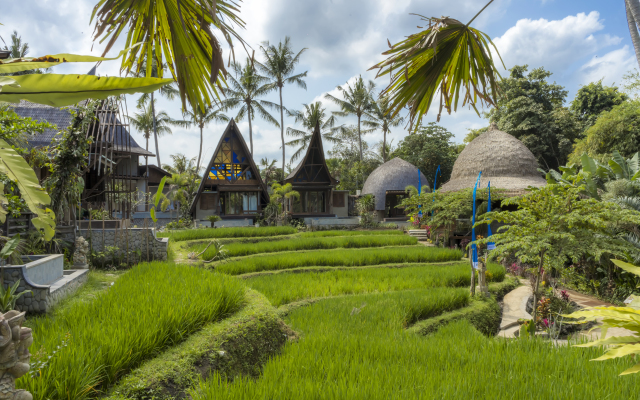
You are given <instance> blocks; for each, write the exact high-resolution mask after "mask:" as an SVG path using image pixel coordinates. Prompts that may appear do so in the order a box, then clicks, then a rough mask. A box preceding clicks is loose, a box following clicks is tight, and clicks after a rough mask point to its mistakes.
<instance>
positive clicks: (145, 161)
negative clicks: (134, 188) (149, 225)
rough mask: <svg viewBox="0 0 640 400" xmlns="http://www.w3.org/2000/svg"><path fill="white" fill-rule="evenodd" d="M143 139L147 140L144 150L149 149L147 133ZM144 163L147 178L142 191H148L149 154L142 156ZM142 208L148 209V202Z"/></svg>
mask: <svg viewBox="0 0 640 400" xmlns="http://www.w3.org/2000/svg"><path fill="white" fill-rule="evenodd" d="M145 140H146V141H147V144H146V147H145V150H147V151H149V135H146V137H145ZM144 164H145V168H146V170H147V172H146V174H147V180H146V181H145V183H144V191H145V193H149V156H148V155H145V156H144ZM144 199H145V203H146V202H147V196H146V195H145V198H144ZM144 209H145V211H149V204H148V203H147V204H145V205H144Z"/></svg>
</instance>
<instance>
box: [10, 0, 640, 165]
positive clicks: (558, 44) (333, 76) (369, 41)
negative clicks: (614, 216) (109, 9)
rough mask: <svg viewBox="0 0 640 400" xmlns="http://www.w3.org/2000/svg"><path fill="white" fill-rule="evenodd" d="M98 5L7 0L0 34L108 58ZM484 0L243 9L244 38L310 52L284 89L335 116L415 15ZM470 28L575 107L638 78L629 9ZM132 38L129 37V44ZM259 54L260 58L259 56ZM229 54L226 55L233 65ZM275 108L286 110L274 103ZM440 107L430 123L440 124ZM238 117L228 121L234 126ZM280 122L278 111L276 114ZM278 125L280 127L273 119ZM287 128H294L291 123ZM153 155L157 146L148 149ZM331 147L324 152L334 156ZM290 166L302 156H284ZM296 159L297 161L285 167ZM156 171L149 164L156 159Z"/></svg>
mask: <svg viewBox="0 0 640 400" xmlns="http://www.w3.org/2000/svg"><path fill="white" fill-rule="evenodd" d="M96 2H97V1H96V0H93V1H92V0H20V1H17V0H0V3H2V5H1V9H2V12H1V13H0V23H2V24H3V25H0V36H2V37H3V38H4V40H5V41H7V39H8V38H9V36H10V34H11V32H12V31H14V30H17V31H18V33H19V35H20V36H21V37H22V39H23V40H24V41H26V42H28V43H29V48H30V51H29V56H34V57H35V56H42V55H46V54H56V53H75V54H94V55H100V54H101V52H102V49H103V48H104V46H103V45H102V44H100V43H99V42H96V43H94V42H93V38H92V33H93V27H92V25H91V23H90V17H91V12H92V9H93V6H94V5H95V3H96ZM485 4H486V1H485V0H393V1H390V0H315V1H309V0H306V1H305V0H268V1H266V0H243V1H241V2H240V6H241V13H240V16H241V17H242V19H243V20H244V21H245V23H246V29H244V30H240V34H241V36H242V37H243V38H244V39H245V40H246V41H247V43H248V44H249V45H250V46H251V48H252V49H254V50H255V54H256V57H257V59H258V60H260V45H261V43H263V42H264V41H267V40H268V41H269V42H270V43H276V44H277V43H278V42H279V41H281V40H283V39H284V38H285V37H286V36H290V37H291V41H292V44H293V49H294V51H296V52H297V51H300V50H302V49H303V48H306V49H307V50H306V51H305V52H304V53H303V54H302V56H301V61H300V64H299V66H298V68H297V71H296V72H305V71H308V76H307V78H306V84H307V89H306V90H304V89H300V88H298V87H295V86H285V88H284V91H283V100H284V106H285V107H287V108H288V109H291V110H301V109H302V108H303V106H302V104H304V103H306V104H310V103H312V102H315V101H322V103H323V106H324V107H326V108H327V110H328V111H329V112H330V111H337V110H338V108H337V106H336V105H335V104H333V103H331V102H329V101H327V100H326V99H324V95H325V94H326V93H331V94H333V95H336V96H337V97H339V93H338V91H337V89H336V87H337V86H338V85H344V84H345V83H347V82H353V81H354V80H355V79H356V78H357V77H358V76H360V75H361V76H362V77H363V78H364V79H371V80H374V82H375V83H376V85H377V88H378V89H383V88H384V87H385V85H386V84H387V83H388V81H387V80H386V79H383V78H380V79H375V72H374V71H367V70H368V69H369V68H370V67H371V66H373V65H375V64H376V63H378V62H379V61H381V60H382V59H384V57H383V56H382V55H381V53H382V52H384V51H385V50H386V49H387V48H388V45H387V39H388V40H389V41H390V42H391V43H396V42H398V41H400V40H402V39H403V38H404V37H405V36H408V35H410V34H412V33H415V32H417V31H418V28H417V27H418V26H423V25H422V24H421V21H420V18H419V17H417V16H415V15H411V14H412V13H414V14H421V15H424V16H434V17H440V16H449V17H451V18H455V19H458V20H460V21H463V22H467V21H468V20H470V19H471V18H472V17H473V16H474V15H475V14H476V13H477V12H478V11H479V10H480V9H481V8H482V7H483V6H484V5H485ZM472 26H474V27H475V28H477V29H480V30H481V31H483V32H485V33H487V34H488V35H489V36H490V37H491V38H492V40H493V42H494V43H495V45H496V47H497V49H498V51H499V54H500V56H501V57H502V60H503V62H504V66H505V67H506V70H505V69H504V68H503V67H502V65H501V63H499V62H498V65H500V71H501V72H500V73H501V74H502V76H507V74H508V71H507V70H508V69H510V68H511V67H513V66H514V65H523V64H527V65H529V68H530V69H533V68H537V67H544V68H545V69H547V70H549V71H551V72H552V73H553V75H552V76H551V78H550V80H553V81H555V82H557V83H558V84H560V85H563V86H565V88H566V89H567V90H568V92H569V95H568V98H567V100H568V101H571V99H573V97H574V96H575V93H576V91H577V90H578V89H579V88H580V86H581V85H584V84H588V83H589V82H593V81H598V80H600V79H602V80H603V83H604V84H607V85H612V84H614V83H615V84H617V85H620V84H621V83H622V76H623V75H624V74H625V73H627V72H629V71H631V70H633V69H634V68H637V66H638V65H637V62H636V58H635V54H634V52H633V46H632V44H631V39H630V35H629V31H628V25H627V21H626V17H625V9H624V2H623V1H617V2H613V1H601V0H599V1H597V0H494V1H493V3H492V4H491V5H489V7H487V9H486V10H485V11H484V12H483V13H482V14H481V15H480V16H479V17H478V18H477V19H476V20H475V21H474V22H473V24H472ZM123 36H124V35H123ZM123 47H124V43H123V40H120V42H119V43H116V45H114V46H113V49H112V51H111V53H110V55H115V54H117V53H118V52H119V50H120V49H122V48H123ZM250 51H251V50H250ZM227 55H228V49H225V55H224V58H225V59H226V58H227ZM246 56H247V54H246V53H244V51H242V50H240V49H239V47H236V60H237V61H241V62H244V60H245V58H246ZM90 68H91V65H86V64H74V65H63V66H59V67H55V71H54V72H56V73H86V71H88V70H89V69H90ZM98 73H99V74H100V75H109V76H116V75H118V74H119V62H118V61H111V62H106V63H103V64H102V65H101V66H100V67H99V69H98ZM136 98H137V97H136V96H129V99H128V106H129V113H130V114H134V113H135V112H136V110H135V100H136ZM266 99H267V100H271V101H274V102H277V101H278V97H277V95H276V93H274V94H272V95H270V96H268V97H267V98H266ZM180 107H181V104H180V102H179V100H174V101H169V100H166V99H163V98H159V100H158V107H157V108H158V110H164V111H166V112H167V113H169V115H170V116H171V117H172V118H175V119H181V112H180ZM436 108H437V107H433V110H434V112H432V111H430V112H429V114H428V115H427V116H426V117H425V118H424V120H423V123H427V122H435V121H436V112H435V111H436ZM236 113H237V110H229V111H227V115H228V116H230V117H235V115H236ZM274 114H275V113H274ZM276 118H277V119H279V118H278V117H276ZM338 123H339V124H346V125H350V124H353V123H355V119H354V118H339V119H338ZM439 124H440V125H442V126H444V127H445V128H447V129H448V130H449V131H450V132H452V133H453V134H454V135H455V139H454V140H455V141H457V142H462V140H463V138H464V137H465V135H466V134H467V132H468V130H469V129H475V128H480V127H483V126H487V125H488V122H487V121H486V120H485V119H483V118H481V117H479V116H478V115H477V114H476V113H475V111H473V110H469V109H467V108H465V109H458V111H457V112H455V113H452V114H451V115H447V114H446V112H445V113H444V114H443V115H442V117H441V120H440V122H439ZM238 125H239V127H240V130H241V131H242V133H243V135H244V137H245V140H246V141H247V143H248V142H249V128H248V122H247V120H246V118H245V119H244V120H241V121H239V123H238ZM284 125H285V129H286V127H288V126H292V127H296V128H299V126H295V121H293V119H291V118H286V117H285V124H284ZM224 127H225V124H217V125H216V124H211V125H209V126H208V127H207V128H206V129H205V132H204V143H205V144H204V150H203V160H204V161H203V162H204V163H205V164H206V163H207V162H208V160H209V159H210V157H211V155H212V153H213V151H214V149H215V147H216V145H217V143H218V141H219V139H220V135H221V134H222V132H223V130H224ZM132 133H133V136H134V138H135V139H136V140H137V141H138V143H139V144H140V145H141V146H142V147H144V146H145V145H144V139H143V138H142V135H141V134H140V133H139V132H136V131H135V130H134V129H132ZM406 135H407V131H406V129H404V128H403V127H399V128H396V129H394V130H392V132H391V134H390V135H389V136H388V138H389V139H390V140H393V144H394V145H397V144H398V142H399V141H401V140H402V138H403V137H404V136H406ZM199 140H200V138H199V130H198V129H196V128H191V129H184V128H173V134H172V135H170V136H164V137H161V138H160V156H161V161H162V163H167V162H169V161H170V160H169V155H171V154H176V153H182V154H185V155H187V156H188V157H196V156H197V155H198V148H199ZM253 140H254V159H255V160H256V163H258V162H259V160H260V159H262V158H265V157H266V158H268V159H269V160H271V159H277V160H278V165H280V163H281V159H282V158H281V150H280V144H281V142H280V128H277V127H274V126H272V125H269V124H268V123H267V122H266V121H264V120H262V119H260V118H259V117H258V118H257V119H256V120H255V121H253ZM364 140H366V141H367V142H368V143H369V144H370V145H374V144H375V143H377V142H379V141H380V140H382V132H374V133H371V134H369V135H366V136H365V137H364ZM150 147H152V148H151V150H152V151H153V150H154V149H153V145H152V143H150ZM330 147H331V146H330V145H329V144H328V143H327V144H325V150H327V149H328V148H330ZM286 151H287V158H288V157H289V155H290V154H293V152H294V151H295V149H292V148H289V147H288V148H287V149H286ZM287 161H289V160H287ZM150 162H151V160H150Z"/></svg>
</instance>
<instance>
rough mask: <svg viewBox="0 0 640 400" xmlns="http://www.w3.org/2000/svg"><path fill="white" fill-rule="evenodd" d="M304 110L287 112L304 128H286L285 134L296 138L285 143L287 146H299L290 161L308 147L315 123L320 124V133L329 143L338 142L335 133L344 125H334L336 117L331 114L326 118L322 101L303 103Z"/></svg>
mask: <svg viewBox="0 0 640 400" xmlns="http://www.w3.org/2000/svg"><path fill="white" fill-rule="evenodd" d="M303 106H304V110H301V111H293V112H290V113H289V116H292V117H294V118H295V121H296V122H297V123H300V124H302V127H303V128H304V129H305V130H304V131H301V130H299V129H295V128H291V127H289V128H287V135H289V136H294V137H296V139H294V140H291V141H289V142H287V143H286V145H287V146H293V147H296V146H300V147H299V148H298V150H296V152H295V153H293V155H292V156H291V162H294V161H295V160H297V159H298V158H299V157H300V156H301V155H302V153H303V152H304V151H305V150H306V149H307V147H309V142H310V141H311V137H312V136H313V131H314V129H316V125H319V126H320V133H321V134H322V137H323V138H324V139H325V140H327V141H328V142H330V143H333V144H336V143H340V139H339V138H338V137H336V136H335V134H336V133H338V132H340V131H342V130H343V129H344V125H340V126H335V124H336V118H335V116H333V115H332V116H331V117H329V118H327V116H326V113H325V111H326V108H324V107H322V103H321V102H319V101H316V102H315V103H312V104H311V105H309V104H303Z"/></svg>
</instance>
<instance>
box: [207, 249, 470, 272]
mask: <svg viewBox="0 0 640 400" xmlns="http://www.w3.org/2000/svg"><path fill="white" fill-rule="evenodd" d="M460 258H462V253H461V252H460V251H458V250H453V249H441V248H433V247H428V248H425V247H417V246H415V247H399V248H398V247H384V248H377V249H367V250H366V251H362V250H359V249H355V250H344V249H336V250H324V251H309V252H304V253H302V252H296V253H285V254H271V255H260V256H251V257H247V258H242V259H238V260H236V261H231V262H228V263H226V264H222V265H218V266H216V269H217V270H218V271H220V272H224V273H227V274H231V275H239V274H246V273H249V272H258V271H272V270H280V269H289V268H298V267H311V266H329V267H330V266H351V267H356V266H364V265H379V264H391V263H397V264H401V263H412V262H413V263H425V262H441V261H456V260H459V259H460Z"/></svg>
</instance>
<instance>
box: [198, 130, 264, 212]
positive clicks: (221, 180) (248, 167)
mask: <svg viewBox="0 0 640 400" xmlns="http://www.w3.org/2000/svg"><path fill="white" fill-rule="evenodd" d="M247 181H252V182H253V184H255V183H257V184H258V185H260V187H262V190H263V194H264V195H265V196H268V194H267V188H266V186H265V184H264V182H263V181H262V178H261V177H260V171H259V170H258V167H257V166H256V164H255V162H254V161H253V158H252V157H251V152H249V148H248V147H247V143H246V142H245V141H244V138H243V137H242V133H240V129H238V125H236V123H235V121H234V120H233V118H232V119H231V120H230V121H229V124H228V125H227V128H226V129H225V130H224V133H223V134H222V136H221V137H220V141H219V142H218V146H217V147H216V150H215V151H214V152H213V157H211V160H210V161H209V164H208V165H207V168H206V169H205V171H204V174H203V175H202V181H201V182H200V187H199V188H198V192H197V194H196V196H195V197H194V199H193V202H192V203H191V212H193V211H194V210H195V205H196V203H197V201H198V199H199V197H200V194H201V193H202V190H203V189H204V187H205V185H207V184H209V185H233V184H240V185H241V184H245V183H247ZM267 201H268V197H267Z"/></svg>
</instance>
